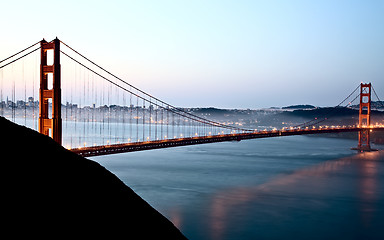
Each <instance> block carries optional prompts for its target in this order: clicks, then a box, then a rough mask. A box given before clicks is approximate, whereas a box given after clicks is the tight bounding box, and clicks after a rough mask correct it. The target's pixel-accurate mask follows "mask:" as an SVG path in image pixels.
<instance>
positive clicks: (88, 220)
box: [0, 117, 185, 239]
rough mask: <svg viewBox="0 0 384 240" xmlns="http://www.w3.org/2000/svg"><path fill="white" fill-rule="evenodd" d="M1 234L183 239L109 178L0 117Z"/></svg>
mask: <svg viewBox="0 0 384 240" xmlns="http://www.w3.org/2000/svg"><path fill="white" fill-rule="evenodd" d="M0 129H1V137H0V149H1V157H0V159H1V179H2V180H1V198H2V203H1V205H2V210H1V212H2V213H1V218H2V227H1V229H2V233H3V234H4V235H5V234H7V236H12V238H16V237H23V236H24V237H25V236H28V237H33V236H36V237H45V238H50V239H57V238H62V237H77V238H79V237H81V238H83V237H86V238H87V239H90V238H93V237H98V238H100V237H108V239H111V238H113V237H119V238H121V239H154V238H156V239H185V237H184V236H183V235H182V234H181V233H180V231H179V230H178V229H177V228H176V227H175V226H174V225H173V224H172V223H171V222H170V221H168V220H167V219H166V218H165V217H164V216H162V215H161V214H160V213H158V212H157V211H156V210H155V209H153V208H152V207H151V206H150V205H149V204H148V203H146V202H145V201H144V200H143V199H141V198H140V197H139V196H138V195H137V194H135V193H134V192H133V191H132V190H131V189H130V188H129V187H127V186H126V185H125V184H124V183H123V182H122V181H121V180H119V179H118V178H117V177H116V176H115V175H114V174H112V173H111V172H109V171H108V170H106V169H105V168H104V167H102V166H101V165H99V164H98V163H96V162H93V161H91V160H88V159H85V158H82V157H80V156H78V155H76V154H74V153H72V152H70V151H67V150H66V149H64V148H63V147H61V146H60V145H58V144H56V143H55V142H54V141H53V140H52V139H51V138H49V137H46V136H44V135H41V134H39V133H37V132H35V131H33V130H30V129H28V128H25V127H22V126H18V125H16V124H13V123H11V122H10V121H8V120H6V119H4V118H2V117H0Z"/></svg>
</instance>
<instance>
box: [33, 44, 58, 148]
mask: <svg viewBox="0 0 384 240" xmlns="http://www.w3.org/2000/svg"><path fill="white" fill-rule="evenodd" d="M40 44H41V64H40V92H39V108H40V111H39V132H40V133H42V134H45V135H48V136H50V137H52V138H53V139H54V140H55V141H56V142H58V143H59V144H61V134H62V133H61V130H62V124H61V87H60V84H61V83H60V81H61V73H60V40H59V39H57V38H56V39H55V40H53V41H52V42H47V41H45V40H44V39H43V40H42V41H41V42H40ZM48 50H53V64H52V65H48V61H47V60H48V59H47V55H48V54H47V52H48ZM51 104H52V115H51V116H49V108H50V105H51Z"/></svg>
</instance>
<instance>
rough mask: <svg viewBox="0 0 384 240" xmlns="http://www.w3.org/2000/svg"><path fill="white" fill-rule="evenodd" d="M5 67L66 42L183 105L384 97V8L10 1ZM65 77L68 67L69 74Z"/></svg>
mask: <svg viewBox="0 0 384 240" xmlns="http://www.w3.org/2000/svg"><path fill="white" fill-rule="evenodd" d="M0 6H1V7H0V21H1V30H0V36H1V45H0V59H3V58H5V57H7V56H9V55H10V54H12V53H14V52H16V51H18V50H21V49H22V48H24V47H26V46H28V45H30V44H32V43H34V42H37V41H39V40H41V39H42V38H45V39H47V40H51V39H53V38H55V37H56V36H57V37H58V38H60V39H61V40H62V41H64V42H66V43H68V44H69V45H71V46H72V47H74V48H75V49H77V50H79V51H80V52H82V53H84V54H85V55H86V56H88V57H89V58H91V59H92V60H94V61H95V62H97V63H99V64H100V65H102V66H105V68H107V69H110V70H111V71H112V72H113V73H115V74H116V75H118V76H121V77H122V78H124V79H125V80H126V81H128V82H130V83H132V84H133V85H135V86H137V87H139V88H141V89H143V90H145V91H148V92H149V93H151V94H153V95H154V96H157V97H159V98H161V99H163V100H165V101H167V102H169V103H171V104H173V105H176V106H185V107H191V106H215V107H224V108H261V107H270V106H286V105H291V104H314V105H318V106H326V105H330V106H332V105H336V104H338V103H339V102H340V101H341V100H342V99H343V98H344V97H345V96H347V95H348V94H349V93H350V92H351V91H352V90H353V89H354V88H355V87H356V86H357V85H358V84H359V83H360V82H372V83H373V85H374V87H375V89H376V91H377V92H378V93H379V95H381V98H384V1H370V0H361V1H353V0H348V1H341V0H330V1H326V0H319V1H309V0H308V1H288V0H287V1H273V0H268V1H256V0H254V1H242V0H233V1H225V0H220V1H209V0H204V1H199V0H193V1H183V0H178V1H177V0H173V1H161V0H153V1H145V0H137V1H128V0H122V1H113V0H108V1H95V0H92V1H81V0H74V1H72V0H65V1H52V0H51V1H38V0H34V1H30V0H28V1H18V0H12V1H4V0H1V5H0ZM63 71H64V69H63Z"/></svg>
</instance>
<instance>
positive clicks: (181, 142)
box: [71, 127, 384, 157]
mask: <svg viewBox="0 0 384 240" xmlns="http://www.w3.org/2000/svg"><path fill="white" fill-rule="evenodd" d="M370 129H372V130H373V131H374V130H384V128H383V127H374V128H370ZM358 131H360V128H358V127H352V128H349V127H346V128H323V129H300V130H296V129H294V130H273V131H262V132H252V133H239V134H225V135H215V136H203V137H192V138H177V139H167V140H159V141H146V142H137V143H123V144H113V145H103V146H93V147H83V148H75V149H71V151H72V152H74V153H77V154H79V155H81V156H84V157H89V156H100V155H107V154H115V153H124V152H135V151H143V150H150V149H158V148H170V147H178V146H186V145H195V144H204V143H213V142H226V141H241V140H245V139H255V138H269V137H281V136H293V135H308V134H322V133H341V132H358Z"/></svg>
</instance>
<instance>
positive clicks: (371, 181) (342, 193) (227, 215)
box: [209, 152, 384, 239]
mask: <svg viewBox="0 0 384 240" xmlns="http://www.w3.org/2000/svg"><path fill="white" fill-rule="evenodd" d="M383 159H384V153H383V152H370V153H363V154H358V155H355V156H353V157H347V158H342V159H338V160H332V161H326V162H323V163H321V164H318V165H316V166H313V167H310V168H306V169H302V170H298V171H295V172H293V173H291V174H285V175H281V176H279V177H277V178H275V179H273V180H271V181H268V182H266V183H264V184H260V185H257V186H252V187H240V188H234V189H227V190H225V191H221V192H218V193H216V194H215V195H214V196H213V197H212V199H211V203H210V224H211V227H210V228H209V229H210V231H211V232H210V238H211V239H225V238H226V237H228V236H227V235H226V234H227V231H228V229H230V228H232V231H233V228H234V227H237V228H239V232H241V229H242V228H243V226H236V225H239V224H250V225H252V224H255V225H254V226H247V227H245V226H244V228H245V229H247V228H250V227H261V228H262V227H267V226H268V224H269V225H271V224H277V225H279V224H280V223H277V221H280V220H281V219H285V220H287V222H286V223H283V224H285V225H287V226H284V227H283V228H287V229H290V228H296V229H298V226H296V225H295V224H300V225H303V223H304V226H303V227H305V224H306V223H305V222H304V221H305V220H304V221H303V222H301V221H295V220H292V219H289V218H290V217H289V216H286V215H284V213H287V214H288V215H289V214H292V218H293V216H296V215H298V212H300V214H308V216H310V217H309V218H308V221H310V220H311V219H312V220H314V222H313V223H312V224H324V225H327V224H329V223H330V222H332V221H333V220H332V219H328V218H332V215H331V214H335V212H336V218H338V217H339V216H354V214H355V213H354V212H356V211H359V212H360V215H361V219H362V222H363V224H364V226H363V227H362V228H361V229H360V230H359V231H362V232H363V233H362V234H363V235H364V231H365V230H368V229H370V230H372V229H371V228H372V221H373V220H374V218H375V216H376V215H377V214H378V213H379V212H380V211H382V209H378V208H383V207H381V206H380V207H379V205H378V200H379V198H380V197H383V192H380V189H378V181H379V180H380V181H383V179H378V175H377V173H378V167H379V166H378V163H381V165H383ZM381 177H382V176H381ZM356 201H357V202H358V203H359V206H358V207H357V209H356V208H354V202H356ZM260 208H264V209H260ZM322 211H324V214H325V212H327V211H328V212H329V214H330V215H329V216H327V215H324V214H323V213H322ZM328 212H327V213H328ZM250 213H251V214H250ZM249 215H253V217H254V218H256V219H249ZM243 218H246V219H248V220H246V219H243ZM263 218H265V219H270V220H272V222H269V223H268V221H264V220H263ZM351 218H353V217H351ZM380 220H382V219H380ZM345 221H346V222H350V223H351V225H353V224H354V222H355V221H358V222H360V220H356V219H345ZM308 224H309V223H308ZM290 225H291V226H290ZM357 225H358V224H357ZM310 228H317V227H314V226H311V227H310ZM330 228H332V227H330ZM332 229H333V228H332ZM344 230H345V229H344ZM352 230H353V229H352ZM261 231H266V230H261ZM300 231H301V232H305V231H306V230H305V229H301V230H298V232H300ZM333 231H343V230H342V227H341V228H340V229H339V230H337V228H335V229H333ZM373 231H377V229H373ZM263 234H265V236H277V237H278V235H273V234H274V233H271V232H269V233H268V232H265V233H263ZM270 234H272V235H270ZM323 234H325V236H327V235H326V233H323ZM333 234H334V236H337V234H338V233H337V232H333ZM374 234H375V233H374ZM261 235H262V233H261ZM265 236H264V237H265ZM248 237H249V236H248ZM281 237H283V235H281ZM285 237H287V236H285Z"/></svg>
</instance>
